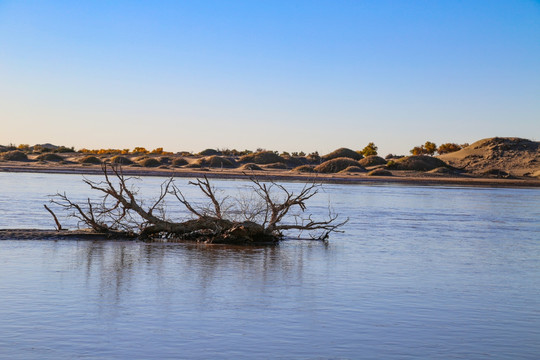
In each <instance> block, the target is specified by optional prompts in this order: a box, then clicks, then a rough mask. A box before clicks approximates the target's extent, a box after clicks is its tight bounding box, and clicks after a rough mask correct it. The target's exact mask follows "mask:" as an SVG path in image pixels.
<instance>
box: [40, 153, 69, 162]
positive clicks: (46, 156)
mask: <svg viewBox="0 0 540 360" xmlns="http://www.w3.org/2000/svg"><path fill="white" fill-rule="evenodd" d="M36 159H37V160H41V161H54V162H59V161H63V160H64V158H63V157H62V156H60V155H58V154H54V153H45V154H41V155H39V156H38V157H37V158H36Z"/></svg>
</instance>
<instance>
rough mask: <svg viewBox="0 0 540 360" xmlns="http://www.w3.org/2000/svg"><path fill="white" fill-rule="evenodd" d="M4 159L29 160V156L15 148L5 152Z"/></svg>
mask: <svg viewBox="0 0 540 360" xmlns="http://www.w3.org/2000/svg"><path fill="white" fill-rule="evenodd" d="M2 159H3V160H6V161H28V156H26V154H25V153H23V152H22V151H19V150H13V151H8V152H5V153H3V154H2Z"/></svg>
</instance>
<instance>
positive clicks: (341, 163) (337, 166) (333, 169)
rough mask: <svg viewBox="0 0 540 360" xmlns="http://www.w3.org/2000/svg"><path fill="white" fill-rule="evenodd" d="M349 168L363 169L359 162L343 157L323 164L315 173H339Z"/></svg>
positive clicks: (316, 168)
mask: <svg viewBox="0 0 540 360" xmlns="http://www.w3.org/2000/svg"><path fill="white" fill-rule="evenodd" d="M349 166H358V167H362V166H361V165H360V164H359V163H358V161H356V160H353V159H351V158H346V157H342V158H337V159H332V160H328V161H325V162H323V163H322V164H321V165H318V166H316V167H315V171H317V172H320V173H337V172H340V171H341V170H345V169H346V168H348V167H349Z"/></svg>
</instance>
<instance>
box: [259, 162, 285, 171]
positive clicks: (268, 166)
mask: <svg viewBox="0 0 540 360" xmlns="http://www.w3.org/2000/svg"><path fill="white" fill-rule="evenodd" d="M263 167H264V168H265V169H280V170H284V169H287V165H285V164H284V163H280V162H276V163H272V164H266V165H263Z"/></svg>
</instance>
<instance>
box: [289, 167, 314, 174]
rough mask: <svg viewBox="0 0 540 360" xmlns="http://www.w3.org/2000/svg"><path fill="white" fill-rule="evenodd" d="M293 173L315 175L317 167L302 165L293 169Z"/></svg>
mask: <svg viewBox="0 0 540 360" xmlns="http://www.w3.org/2000/svg"><path fill="white" fill-rule="evenodd" d="M292 171H296V172H301V173H314V172H316V171H315V166H313V165H300V166H297V167H295V168H294V169H292Z"/></svg>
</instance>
